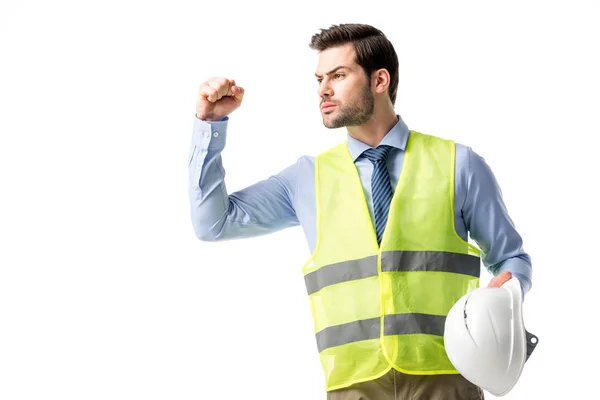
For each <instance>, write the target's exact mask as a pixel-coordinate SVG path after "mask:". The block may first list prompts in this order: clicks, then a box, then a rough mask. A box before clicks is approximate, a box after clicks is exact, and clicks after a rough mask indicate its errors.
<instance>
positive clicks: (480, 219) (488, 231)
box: [462, 148, 532, 295]
mask: <svg viewBox="0 0 600 400" xmlns="http://www.w3.org/2000/svg"><path fill="white" fill-rule="evenodd" d="M467 152H468V167H467V195H466V198H465V203H464V205H463V210H462V212H463V218H464V221H465V224H466V226H467V228H468V230H469V233H470V235H471V238H472V239H473V240H474V241H475V242H476V243H477V245H478V246H479V248H480V249H481V252H482V261H483V264H484V266H485V267H486V269H487V270H488V271H489V272H490V273H491V274H492V275H494V276H496V275H498V274H499V273H501V272H503V271H510V272H511V273H512V275H513V276H514V277H515V278H517V279H518V280H519V282H520V283H521V288H522V291H523V295H525V293H527V292H528V291H529V289H530V288H531V275H532V267H531V258H530V256H529V254H527V253H526V252H525V250H524V249H523V240H522V237H521V235H520V234H519V232H518V231H517V229H516V227H515V224H514V223H513V221H512V219H511V217H510V215H509V213H508V210H507V208H506V205H505V203H504V200H503V198H502V191H501V189H500V186H499V185H498V182H497V180H496V178H495V176H494V174H493V172H492V170H491V168H490V166H489V165H488V164H487V163H486V162H485V160H484V159H483V157H481V156H480V155H478V154H477V153H476V152H475V151H473V150H472V149H471V148H467Z"/></svg>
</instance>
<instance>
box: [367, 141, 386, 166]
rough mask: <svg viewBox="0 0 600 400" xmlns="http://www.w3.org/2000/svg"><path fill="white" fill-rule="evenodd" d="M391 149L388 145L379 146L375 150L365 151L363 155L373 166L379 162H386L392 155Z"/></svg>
mask: <svg viewBox="0 0 600 400" xmlns="http://www.w3.org/2000/svg"><path fill="white" fill-rule="evenodd" d="M390 150H391V147H390V146H386V145H381V146H377V147H376V148H374V149H368V150H365V151H364V152H363V153H362V154H363V155H364V156H365V157H366V158H367V159H368V160H369V161H371V162H372V163H373V164H375V163H376V162H378V161H385V160H386V159H387V156H388V154H389V153H390Z"/></svg>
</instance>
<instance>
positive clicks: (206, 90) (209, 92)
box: [200, 84, 219, 103]
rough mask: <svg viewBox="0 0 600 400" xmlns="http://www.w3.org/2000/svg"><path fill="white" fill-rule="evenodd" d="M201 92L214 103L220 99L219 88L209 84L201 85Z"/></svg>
mask: <svg viewBox="0 0 600 400" xmlns="http://www.w3.org/2000/svg"><path fill="white" fill-rule="evenodd" d="M200 94H201V95H203V96H204V97H206V100H208V101H210V102H211V103H214V102H215V101H217V100H218V99H219V98H218V97H219V93H218V92H217V90H216V89H215V88H213V87H211V86H209V85H207V84H204V85H202V86H200Z"/></svg>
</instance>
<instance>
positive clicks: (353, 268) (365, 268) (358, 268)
mask: <svg viewBox="0 0 600 400" xmlns="http://www.w3.org/2000/svg"><path fill="white" fill-rule="evenodd" d="M371 276H377V256H376V255H375V256H370V257H365V258H361V259H360V260H350V261H343V262H340V263H336V264H331V265H326V266H324V267H321V268H319V269H318V270H316V271H313V272H310V273H308V274H306V275H305V276H304V281H305V282H306V289H307V290H308V294H309V295H311V294H313V293H315V292H318V291H319V290H321V289H323V288H324V287H325V286H329V285H335V284H336V283H341V282H348V281H353V280H355V279H363V278H369V277H371Z"/></svg>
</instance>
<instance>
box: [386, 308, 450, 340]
mask: <svg viewBox="0 0 600 400" xmlns="http://www.w3.org/2000/svg"><path fill="white" fill-rule="evenodd" d="M445 323H446V317H445V316H443V315H432V314H418V313H411V314H390V315H386V316H385V318H384V326H383V332H384V334H385V335H409V334H411V333H427V334H430V335H438V336H444V324H445Z"/></svg>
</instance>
